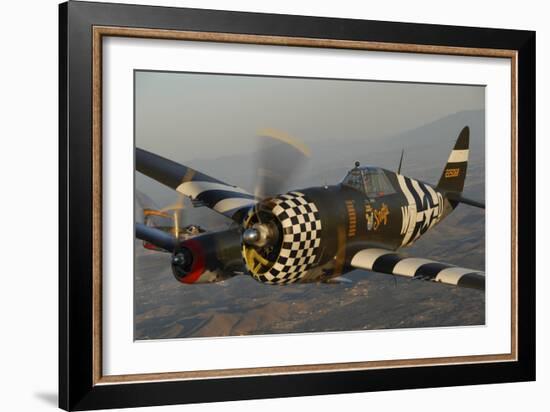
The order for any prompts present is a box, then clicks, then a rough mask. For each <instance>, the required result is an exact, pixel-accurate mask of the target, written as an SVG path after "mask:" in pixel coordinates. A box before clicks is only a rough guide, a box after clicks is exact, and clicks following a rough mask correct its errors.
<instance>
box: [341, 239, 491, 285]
mask: <svg viewBox="0 0 550 412" xmlns="http://www.w3.org/2000/svg"><path fill="white" fill-rule="evenodd" d="M351 266H353V267H354V268H356V269H366V270H371V271H373V272H379V273H386V274H389V275H397V276H403V277H408V278H411V279H420V280H427V281H432V282H438V283H444V284H447V285H454V286H458V287H463V288H470V289H478V290H485V274H484V273H483V272H480V271H476V270H473V269H466V268H461V267H458V266H454V265H449V264H447V263H441V262H437V261H434V260H429V259H422V258H414V257H406V256H402V255H399V254H398V253H395V252H393V251H390V250H386V249H377V248H372V249H371V248H369V249H363V250H361V251H359V252H357V253H356V254H355V255H354V256H353V258H352V259H351Z"/></svg>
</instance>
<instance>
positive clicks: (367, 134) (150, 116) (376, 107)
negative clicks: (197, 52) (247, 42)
mask: <svg viewBox="0 0 550 412" xmlns="http://www.w3.org/2000/svg"><path fill="white" fill-rule="evenodd" d="M135 85H136V88H135V92H136V113H135V114H136V145H137V146H138V147H142V148H144V149H149V150H152V151H154V152H156V153H158V154H162V155H165V156H167V157H171V158H173V159H174V160H179V161H188V160H192V159H201V158H216V157H218V156H220V155H231V154H237V153H243V152H246V151H253V150H254V148H255V146H254V142H255V140H254V139H255V136H256V133H257V131H258V130H260V129H263V128H275V129H279V130H283V131H285V132H286V133H288V134H290V135H292V136H295V137H297V138H299V139H300V140H302V141H303V142H305V143H306V144H308V145H313V144H315V143H318V142H320V141H323V140H329V139H330V140H332V141H334V140H335V139H338V140H341V141H342V142H343V143H344V142H346V141H354V140H359V139H361V140H363V139H364V140H367V139H371V138H379V137H383V136H386V135H394V134H397V133H400V132H403V131H405V130H408V129H412V128H415V127H418V126H421V125H424V124H426V123H429V122H432V121H434V120H437V119H440V118H442V117H444V116H447V115H449V114H453V113H456V112H460V111H463V110H478V109H483V108H484V87H481V86H452V85H431V84H429V85H428V84H414V83H389V82H371V81H350V80H326V79H295V78H281V77H263V76H261V77H260V76H258V77H253V76H235V75H233V76H231V75H214V74H194V73H167V72H144V71H138V72H136V83H135Z"/></svg>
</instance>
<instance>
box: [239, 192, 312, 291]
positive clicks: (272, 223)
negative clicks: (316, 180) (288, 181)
mask: <svg viewBox="0 0 550 412" xmlns="http://www.w3.org/2000/svg"><path fill="white" fill-rule="evenodd" d="M243 229H244V231H243V241H242V245H241V252H242V256H243V259H244V261H245V264H246V266H247V269H248V271H249V273H250V274H251V275H252V276H253V277H254V279H256V280H258V281H260V282H263V283H267V284H273V285H283V284H288V283H294V282H298V281H301V280H302V279H303V278H304V277H305V276H306V274H307V271H308V269H310V268H311V267H312V266H314V265H315V264H316V263H317V261H318V259H319V258H320V253H319V248H320V245H321V231H322V224H321V218H320V215H319V210H318V208H317V206H316V204H315V203H314V202H312V201H310V200H309V199H308V198H307V197H306V196H305V195H304V194H303V193H301V192H290V193H286V194H284V195H280V196H277V197H274V198H270V199H266V200H264V201H262V202H260V203H258V204H257V206H256V207H255V208H252V209H251V210H250V211H249V213H248V215H247V216H246V218H245V220H244V223H243Z"/></svg>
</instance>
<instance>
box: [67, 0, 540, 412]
mask: <svg viewBox="0 0 550 412" xmlns="http://www.w3.org/2000/svg"><path fill="white" fill-rule="evenodd" d="M59 12H60V26H59V32H60V35H59V42H60V43H59V45H60V47H59V50H60V69H59V85H60V110H59V124H60V144H59V150H60V157H59V158H60V164H59V169H60V173H59V176H60V181H59V186H60V202H59V204H60V210H59V213H60V214H59V216H60V248H59V250H60V252H59V253H60V255H59V262H60V271H59V305H60V309H59V325H60V327H59V330H60V332H59V333H60V335H59V365H60V366H59V392H60V396H59V406H60V407H61V408H63V409H66V410H85V409H101V408H114V407H135V406H149V405H163V404H177V403H192V402H214V401H224V400H238V399H259V398H269V397H288V396H304V395H318V394H335V393H350V392H360V391H379V390H393V389H402V388H403V389H404V388H425V387H439V386H452V385H467V384H483V383H498V382H515V381H527V380H534V379H535V276H534V275H535V247H534V246H535V236H534V230H533V229H534V227H535V213H534V209H535V201H534V200H535V183H534V182H535V165H534V158H535V33H534V32H530V31H515V30H503V29H485V28H466V27H454V26H436V25H427V24H408V23H407V24H406V23H391V22H379V21H362V20H350V19H332V18H317V17H305V16H287V15H269V14H255V13H242V12H227V11H214V10H199V9H180V8H168V7H166V8H165V7H149V6H133V5H121V4H106V3H86V2H69V3H64V4H61V5H60V9H59ZM106 36H115V37H128V38H153V39H171V40H193V41H201V42H212V41H214V42H222V43H242V44H259V45H278V46H286V47H314V48H329V49H353V50H371V51H372V50H379V51H390V52H399V53H427V54H435V55H457V56H478V57H495V58H502V59H510V61H511V67H512V70H511V71H512V73H511V75H512V78H511V84H512V88H511V91H512V96H511V101H512V105H511V108H510V118H509V119H503V121H510V122H511V131H512V136H511V141H512V158H511V159H510V162H511V169H512V176H510V178H511V181H512V198H511V199H509V200H510V201H511V202H512V216H511V219H510V224H511V227H512V243H511V245H510V247H511V250H512V261H511V271H512V285H511V290H512V295H511V297H510V300H511V308H512V313H511V321H512V325H511V330H512V336H511V337H510V339H511V348H512V349H511V352H510V353H509V354H495V355H477V356H464V357H447V358H423V359H413V360H410V359H409V360H399V359H393V360H385V361H369V362H354V363H338V364H334V363H332V364H330V363H327V364H316V365H307V366H306V365H290V366H277V367H275V366H273V367H264V368H252V369H251V368H239V369H223V370H216V371H211V370H210V371H181V372H166V373H152V374H139V375H117V376H110V375H108V376H104V375H103V373H102V350H101V348H102V296H101V285H102V273H101V262H102V234H101V231H102V229H101V228H102V206H101V199H102V179H105V176H103V175H102V170H101V160H102V157H101V156H102V112H103V111H102V77H101V75H102V69H101V67H102V66H101V64H102V40H103V39H104V38H105V37H106Z"/></svg>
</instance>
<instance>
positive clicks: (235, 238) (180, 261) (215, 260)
mask: <svg viewBox="0 0 550 412" xmlns="http://www.w3.org/2000/svg"><path fill="white" fill-rule="evenodd" d="M239 248H240V234H239V231H237V230H226V231H221V232H211V233H204V234H202V235H199V236H195V237H193V238H190V239H186V240H184V241H182V242H180V243H179V244H178V246H177V247H176V248H175V250H174V253H173V254H172V273H173V274H174V277H175V278H176V279H177V280H178V281H180V282H182V283H186V284H192V283H213V282H220V281H223V280H226V279H228V278H231V277H233V276H235V270H239V268H240V267H242V259H241V254H240V250H239Z"/></svg>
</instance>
